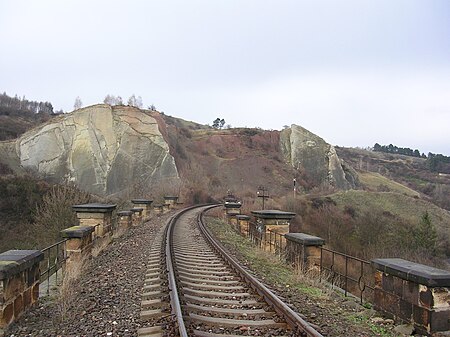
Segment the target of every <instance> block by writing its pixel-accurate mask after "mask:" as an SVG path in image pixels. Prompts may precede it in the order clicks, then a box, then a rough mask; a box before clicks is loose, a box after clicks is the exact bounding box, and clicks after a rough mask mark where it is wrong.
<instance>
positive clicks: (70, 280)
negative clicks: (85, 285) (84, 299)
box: [54, 256, 89, 323]
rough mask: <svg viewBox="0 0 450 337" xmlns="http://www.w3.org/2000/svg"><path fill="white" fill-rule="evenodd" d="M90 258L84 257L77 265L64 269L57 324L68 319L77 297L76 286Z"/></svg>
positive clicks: (57, 302)
mask: <svg viewBox="0 0 450 337" xmlns="http://www.w3.org/2000/svg"><path fill="white" fill-rule="evenodd" d="M88 263H89V258H88V257H87V256H84V257H82V258H80V260H79V261H78V262H76V263H69V264H67V265H66V268H65V269H64V276H63V280H62V284H61V286H60V287H59V294H58V298H57V300H56V303H55V311H56V312H55V315H54V317H55V321H56V322H55V323H58V322H63V321H64V320H66V319H67V317H68V315H69V311H70V307H71V304H72V303H73V301H74V300H75V297H76V284H77V281H78V280H79V278H80V276H81V275H82V273H83V271H84V270H85V269H86V267H87V265H88Z"/></svg>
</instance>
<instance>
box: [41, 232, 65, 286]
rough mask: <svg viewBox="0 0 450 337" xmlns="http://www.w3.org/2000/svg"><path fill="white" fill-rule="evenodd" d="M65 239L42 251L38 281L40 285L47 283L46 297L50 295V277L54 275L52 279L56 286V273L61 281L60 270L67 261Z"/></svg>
mask: <svg viewBox="0 0 450 337" xmlns="http://www.w3.org/2000/svg"><path fill="white" fill-rule="evenodd" d="M66 242H67V239H64V240H61V241H58V242H56V243H54V244H52V245H51V246H48V247H47V248H44V249H42V253H43V254H44V259H43V260H42V262H41V265H40V270H41V274H40V277H39V281H40V282H41V283H42V282H44V281H47V284H46V285H47V290H46V293H47V295H50V277H52V276H53V275H55V277H54V279H55V282H54V284H55V285H58V272H59V277H60V281H61V280H62V270H61V269H62V268H63V267H64V265H65V263H66V261H67V251H66Z"/></svg>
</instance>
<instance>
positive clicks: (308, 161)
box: [280, 125, 355, 189]
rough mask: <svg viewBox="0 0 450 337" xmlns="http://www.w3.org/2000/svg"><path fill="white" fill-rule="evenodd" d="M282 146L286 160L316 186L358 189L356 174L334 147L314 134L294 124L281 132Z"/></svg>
mask: <svg viewBox="0 0 450 337" xmlns="http://www.w3.org/2000/svg"><path fill="white" fill-rule="evenodd" d="M280 146H281V152H282V153H283V155H284V157H285V159H286V161H288V162H289V163H290V164H291V165H292V166H293V167H294V168H296V169H297V170H299V171H302V172H305V173H306V174H307V175H308V176H309V177H310V178H311V179H312V180H313V181H314V182H315V183H316V184H321V183H323V182H328V183H330V184H331V185H332V186H334V187H337V188H340V189H349V188H352V187H355V175H354V174H353V173H352V172H351V171H349V170H348V168H347V167H348V166H345V165H344V163H342V162H341V160H340V159H339V157H338V156H337V154H336V150H335V148H334V146H332V145H330V144H328V143H327V142H325V141H324V140H323V139H322V138H320V137H319V136H317V135H315V134H313V133H312V132H310V131H308V130H306V129H304V128H302V127H301V126H298V125H292V126H291V127H290V128H287V129H285V130H283V131H282V132H281V136H280Z"/></svg>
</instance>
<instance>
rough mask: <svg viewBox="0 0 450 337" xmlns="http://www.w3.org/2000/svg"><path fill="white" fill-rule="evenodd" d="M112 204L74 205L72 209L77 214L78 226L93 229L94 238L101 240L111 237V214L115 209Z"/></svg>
mask: <svg viewBox="0 0 450 337" xmlns="http://www.w3.org/2000/svg"><path fill="white" fill-rule="evenodd" d="M116 207H117V206H116V205H113V204H97V203H92V204H83V205H74V206H72V209H73V210H74V211H75V212H76V213H77V218H78V219H79V221H80V226H93V227H95V236H96V237H100V238H103V237H105V236H109V235H111V231H112V228H111V227H112V213H113V211H114V210H115V209H116Z"/></svg>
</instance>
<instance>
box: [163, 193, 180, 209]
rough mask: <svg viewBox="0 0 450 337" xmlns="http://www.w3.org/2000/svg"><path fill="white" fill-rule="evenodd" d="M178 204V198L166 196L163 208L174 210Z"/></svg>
mask: <svg viewBox="0 0 450 337" xmlns="http://www.w3.org/2000/svg"><path fill="white" fill-rule="evenodd" d="M177 202H178V197H177V196H173V195H167V196H165V197H164V206H166V207H168V208H169V209H171V208H176V206H177Z"/></svg>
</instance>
